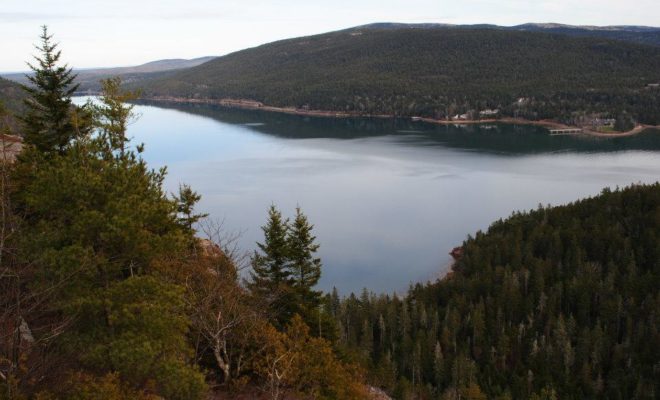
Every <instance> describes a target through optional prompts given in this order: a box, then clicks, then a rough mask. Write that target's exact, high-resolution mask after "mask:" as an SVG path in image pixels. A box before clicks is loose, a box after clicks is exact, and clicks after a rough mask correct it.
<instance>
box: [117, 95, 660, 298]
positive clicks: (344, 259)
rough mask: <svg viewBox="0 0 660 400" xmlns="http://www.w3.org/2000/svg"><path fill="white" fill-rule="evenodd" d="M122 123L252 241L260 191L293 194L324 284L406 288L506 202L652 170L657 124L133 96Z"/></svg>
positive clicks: (279, 197) (440, 267)
mask: <svg viewBox="0 0 660 400" xmlns="http://www.w3.org/2000/svg"><path fill="white" fill-rule="evenodd" d="M136 111H137V112H139V113H140V114H141V118H140V119H139V120H138V121H137V122H136V123H134V124H133V125H131V126H130V129H129V135H130V136H133V137H134V139H133V140H134V143H140V142H144V143H145V144H146V152H145V153H144V157H145V159H146V160H147V161H148V162H149V163H150V165H151V166H153V167H160V166H163V165H167V166H168V171H169V175H168V178H167V180H166V187H167V189H168V190H169V191H171V192H175V191H176V190H177V188H178V185H179V184H180V183H184V182H185V183H187V184H190V185H191V186H192V187H193V188H194V189H195V190H196V191H198V192H199V193H200V194H202V195H203V199H202V201H201V202H200V204H199V210H200V211H203V212H208V213H210V214H211V216H212V217H214V218H218V219H224V220H225V227H226V228H227V229H228V230H230V231H241V232H242V236H241V239H240V245H241V246H242V247H243V248H244V249H246V250H251V249H254V248H255V245H254V243H255V242H256V241H257V240H261V239H262V232H261V230H260V226H261V225H263V224H264V222H265V221H266V211H267V208H268V206H269V205H270V204H276V205H277V206H278V207H279V208H280V209H281V210H282V211H283V213H284V214H285V215H289V216H291V215H292V214H293V212H294V209H295V207H296V205H300V206H301V207H302V209H303V211H304V212H305V213H306V214H307V215H308V216H309V218H310V220H311V221H312V222H313V223H314V224H315V225H316V226H315V229H314V230H315V233H316V235H317V238H318V242H319V243H320V244H321V248H320V251H319V253H320V256H321V257H322V259H323V264H324V269H323V277H322V279H321V282H320V288H322V289H324V290H329V289H331V288H332V287H333V286H336V287H337V288H338V289H339V290H340V292H341V293H344V294H346V293H348V292H349V291H359V290H361V289H362V288H363V287H368V288H369V289H371V290H374V291H377V292H380V291H403V290H405V289H406V288H407V287H408V285H409V284H410V283H411V282H419V281H426V280H430V279H435V278H437V277H440V276H441V275H442V274H443V273H444V272H445V271H446V268H447V266H448V265H449V263H450V256H449V255H448V252H449V251H450V250H451V249H452V247H454V246H457V245H460V244H461V243H462V241H463V240H465V238H466V236H467V235H468V234H474V232H476V231H477V230H480V229H481V230H484V229H486V228H488V226H489V224H490V223H491V222H492V221H494V220H496V219H499V218H504V217H507V216H508V215H510V214H511V213H512V212H513V211H516V210H528V209H531V208H536V207H537V206H538V204H539V203H542V204H554V205H557V204H565V203H567V202H571V201H574V200H576V199H579V198H584V197H587V196H591V195H595V194H598V193H599V192H600V190H601V189H602V188H603V187H606V186H610V187H614V186H617V185H619V186H625V185H628V184H631V183H637V182H655V181H656V180H658V179H660V133H658V132H653V133H647V134H643V135H639V136H636V137H630V138H619V139H597V138H579V137H571V136H549V135H548V133H547V131H545V130H544V129H543V128H540V127H533V126H511V125H488V126H470V127H454V126H436V125H430V124H425V123H421V122H410V121H404V120H382V119H323V118H310V117H302V116H291V115H281V114H272V113H265V112H259V111H242V110H228V109H222V108H219V107H215V106H208V105H170V106H163V105H162V104H161V105H159V107H155V106H150V105H146V104H143V105H139V106H137V107H136Z"/></svg>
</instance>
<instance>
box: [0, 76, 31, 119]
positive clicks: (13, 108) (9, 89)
mask: <svg viewBox="0 0 660 400" xmlns="http://www.w3.org/2000/svg"><path fill="white" fill-rule="evenodd" d="M24 98H25V93H24V92H23V89H21V86H20V85H19V84H18V83H16V82H12V81H10V80H7V79H2V78H0V103H2V105H3V106H4V107H5V109H6V110H7V111H9V112H10V113H12V114H15V113H18V112H20V111H21V110H22V109H23V99H24Z"/></svg>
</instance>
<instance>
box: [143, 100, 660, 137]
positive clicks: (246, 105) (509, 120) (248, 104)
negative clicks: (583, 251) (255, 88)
mask: <svg viewBox="0 0 660 400" xmlns="http://www.w3.org/2000/svg"><path fill="white" fill-rule="evenodd" d="M138 100H142V101H153V102H162V103H179V104H211V105H219V106H223V107H229V108H238V109H244V110H261V111H267V112H274V113H280V114H290V115H302V116H310V117H326V118H382V119H389V118H406V119H409V120H412V121H421V122H426V123H431V124H436V125H479V124H492V123H503V124H511V125H534V126H541V127H544V128H546V129H548V130H550V129H575V128H579V129H582V131H581V132H579V133H572V134H570V135H572V136H580V135H583V136H593V137H601V138H617V137H628V136H634V135H637V134H639V133H642V132H644V131H646V130H660V125H645V124H639V125H637V126H635V127H634V128H633V129H631V130H628V131H625V132H616V133H606V132H599V131H594V130H591V129H586V128H581V127H578V126H571V125H566V124H562V123H560V122H557V121H552V120H538V121H534V120H529V119H525V118H513V117H504V118H488V119H479V120H443V119H435V118H429V117H416V116H397V115H392V114H363V113H359V112H354V111H327V110H307V109H301V108H295V107H275V106H269V105H265V104H263V103H261V102H258V101H255V100H244V99H229V98H225V99H210V98H203V99H193V98H186V97H170V96H151V97H141V98H139V99H138Z"/></svg>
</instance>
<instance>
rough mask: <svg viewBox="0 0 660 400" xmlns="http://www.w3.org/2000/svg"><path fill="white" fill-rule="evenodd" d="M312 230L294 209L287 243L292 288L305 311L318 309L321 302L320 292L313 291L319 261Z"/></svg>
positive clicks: (317, 276)
mask: <svg viewBox="0 0 660 400" xmlns="http://www.w3.org/2000/svg"><path fill="white" fill-rule="evenodd" d="M313 228H314V225H312V224H310V223H309V220H308V219H307V216H306V215H305V214H303V213H302V211H301V210H300V207H296V217H295V219H294V220H293V224H291V227H290V229H289V233H288V235H287V243H288V246H289V256H290V258H291V266H290V268H291V274H292V277H293V287H294V289H295V291H296V294H297V295H298V297H299V301H300V306H301V307H302V308H303V309H304V310H305V311H310V310H313V309H315V308H316V307H318V305H319V303H320V300H321V292H318V291H315V290H314V289H313V288H314V286H316V284H317V283H318V282H319V279H320V278H321V259H320V258H318V257H315V256H314V255H315V253H316V252H317V251H318V249H319V245H318V244H317V243H315V240H316V237H315V236H314V235H312V229H313Z"/></svg>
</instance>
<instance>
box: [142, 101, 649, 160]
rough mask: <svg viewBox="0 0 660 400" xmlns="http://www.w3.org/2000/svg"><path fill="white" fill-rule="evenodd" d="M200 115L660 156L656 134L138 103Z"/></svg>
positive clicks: (261, 126) (410, 139)
mask: <svg viewBox="0 0 660 400" xmlns="http://www.w3.org/2000/svg"><path fill="white" fill-rule="evenodd" d="M140 104H144V105H153V106H157V107H161V108H167V109H174V110H179V111H182V112H186V113H190V114H195V115H201V116H204V117H208V118H212V119H215V120H217V121H220V122H223V123H229V124H238V125H245V126H247V127H249V128H250V129H253V130H255V131H257V132H261V133H264V134H267V135H273V136H277V137H281V138H289V139H311V138H333V139H356V138H365V137H375V136H384V135H397V136H399V137H400V138H401V141H402V142H403V143H405V144H407V145H419V146H438V145H439V146H444V147H449V148H458V149H464V150H472V151H477V152H485V153H499V154H509V155H524V154H538V153H553V152H578V153H579V152H588V153H593V152H613V151H622V150H653V151H660V132H658V131H646V132H645V133H642V134H639V135H636V136H630V137H621V138H597V137H590V136H550V135H549V134H548V131H547V130H546V129H545V128H542V127H539V126H533V125H509V124H487V125H465V126H455V125H434V124H429V123H424V122H413V121H410V120H408V119H386V118H324V117H309V116H301V115H291V114H281V113H273V112H266V111H258V110H241V109H235V108H227V107H221V106H217V105H211V104H181V103H165V102H157V103H154V102H146V101H145V102H140Z"/></svg>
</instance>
